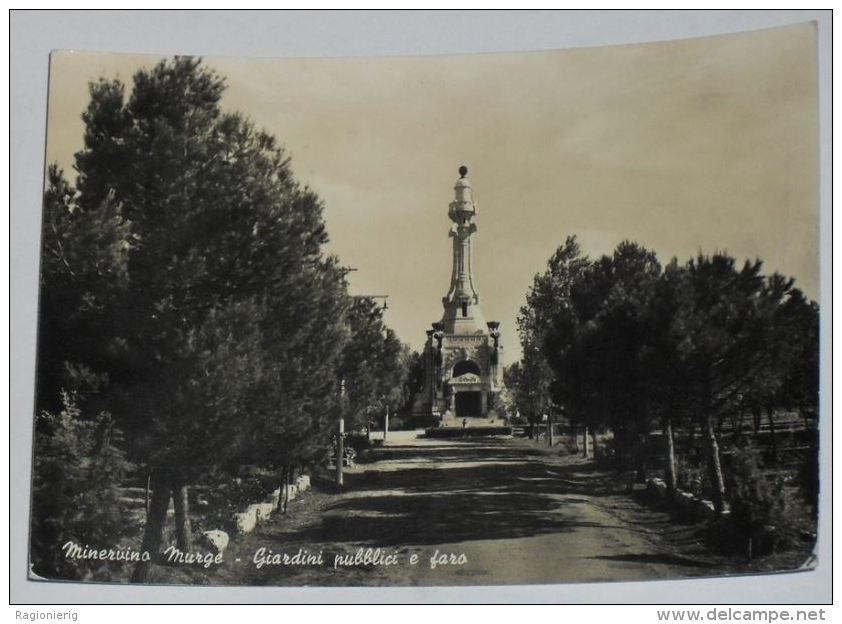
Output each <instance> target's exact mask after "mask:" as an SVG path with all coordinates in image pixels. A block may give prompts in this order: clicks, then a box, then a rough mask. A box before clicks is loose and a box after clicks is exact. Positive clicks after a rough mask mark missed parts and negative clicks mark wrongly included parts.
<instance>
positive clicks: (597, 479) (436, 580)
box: [192, 436, 712, 586]
mask: <svg viewBox="0 0 842 624" xmlns="http://www.w3.org/2000/svg"><path fill="white" fill-rule="evenodd" d="M396 437H397V436H394V437H393V439H391V440H390V443H389V445H388V446H386V447H384V448H382V449H378V450H376V451H375V452H374V454H373V461H372V462H370V463H367V464H362V465H358V466H357V467H355V468H354V469H352V470H350V471H349V472H348V474H347V476H346V491H345V492H344V493H342V494H340V495H335V494H323V493H318V492H315V493H312V494H309V495H308V496H306V497H305V498H304V499H302V500H301V501H297V502H295V503H294V504H293V506H292V509H291V511H292V513H291V514H290V515H288V516H286V517H278V518H275V519H273V520H271V521H269V522H268V523H267V524H265V525H263V526H261V527H260V528H259V529H258V530H257V531H255V532H254V533H252V534H251V535H249V536H246V537H244V538H238V539H237V540H235V541H234V542H233V543H232V545H231V547H230V548H229V551H228V552H226V555H225V557H226V563H225V564H224V565H223V566H221V567H220V568H217V569H215V570H213V571H212V572H210V573H207V572H205V571H202V574H201V576H202V577H203V578H202V580H203V581H204V582H210V583H213V584H232V585H241V584H249V585H350V586H357V585H488V584H509V583H558V582H571V581H579V582H582V581H609V580H610V581H619V580H632V579H640V580H642V579H657V578H676V577H682V576H699V575H705V574H710V573H711V572H712V570H711V569H710V567H711V565H712V564H711V562H710V561H708V560H706V559H705V557H704V556H703V555H702V554H701V552H702V551H701V549H699V556H688V555H687V553H688V551H689V552H692V551H693V550H695V548H694V544H693V543H692V542H693V540H694V539H695V538H694V533H695V532H694V531H693V530H692V529H691V528H688V527H680V526H678V527H677V526H675V525H672V524H670V523H669V521H668V518H667V516H666V515H665V514H662V513H659V512H655V511H652V510H650V509H648V508H646V507H643V506H641V505H640V504H638V503H637V502H635V501H634V500H633V499H631V498H630V496H629V495H628V494H626V493H625V492H623V491H622V490H621V489H618V487H617V480H616V479H615V478H614V477H613V476H612V475H609V474H603V473H598V472H594V470H593V468H592V466H591V465H590V464H588V463H585V462H583V461H582V460H579V459H577V458H574V457H571V456H560V455H558V454H557V453H552V454H550V453H548V452H547V451H546V449H541V448H536V447H535V446H533V445H532V444H531V443H529V442H526V441H521V440H511V439H509V440H504V439H480V440H455V441H451V440H426V439H415V438H414V437H410V436H404V437H403V438H398V439H395V438H396ZM677 545H680V546H681V548H677ZM260 549H263V550H262V551H261V550H260ZM359 549H363V550H362V554H365V552H366V550H367V549H370V550H369V551H368V552H369V554H377V553H379V555H380V557H381V561H382V563H373V562H371V561H369V562H368V565H366V562H364V561H363V562H359V561H356V562H355V561H352V559H353V556H354V555H355V554H356V553H357V552H358V551H359ZM377 549H380V550H379V551H377ZM299 552H300V553H302V554H305V555H306V554H310V555H312V556H313V557H314V558H315V557H316V556H318V555H319V554H321V565H318V563H314V562H312V561H311V562H310V563H309V564H303V565H301V564H298V563H295V562H293V563H286V564H284V563H282V562H278V563H276V564H273V563H271V559H270V563H268V564H265V565H263V566H262V567H260V568H258V566H257V564H256V563H255V553H262V554H263V555H269V556H271V555H272V554H276V553H277V554H286V555H287V556H293V555H295V554H297V553H299ZM436 552H438V554H439V558H440V557H441V555H442V554H445V559H447V560H448V561H453V563H448V564H438V565H436V566H435V568H433V566H432V565H431V561H430V558H431V557H434V556H435V555H436ZM679 552H681V553H683V554H678V553H679ZM450 554H452V555H453V558H452V559H451V558H450V557H449V555H450ZM337 555H338V556H340V557H341V556H343V555H350V558H349V559H347V560H345V561H344V562H340V565H337V566H334V563H335V562H336V560H335V557H336V556H337ZM412 555H416V556H417V560H416V561H415V563H414V564H413V563H411V560H410V557H411V556H412ZM387 556H390V557H394V560H395V561H397V563H396V564H395V565H387V564H388V563H389V561H390V560H384V558H385V557H387ZM460 556H461V558H460ZM258 558H259V557H258ZM342 563H347V564H348V565H342ZM192 582H198V579H195V578H194V579H193V580H192Z"/></svg>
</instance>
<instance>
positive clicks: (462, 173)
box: [459, 165, 468, 178]
mask: <svg viewBox="0 0 842 624" xmlns="http://www.w3.org/2000/svg"><path fill="white" fill-rule="evenodd" d="M466 175H468V168H467V167H466V166H465V165H462V166H461V167H459V177H460V178H464V177H465V176H466Z"/></svg>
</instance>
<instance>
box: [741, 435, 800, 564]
mask: <svg viewBox="0 0 842 624" xmlns="http://www.w3.org/2000/svg"><path fill="white" fill-rule="evenodd" d="M783 487H784V483H783V480H781V479H777V480H774V481H773V480H771V479H769V478H767V477H766V476H765V475H763V473H762V472H761V470H760V465H759V462H758V459H757V456H756V454H755V453H754V452H753V451H751V450H750V449H744V450H738V451H736V452H735V454H734V456H733V458H732V461H731V468H730V470H729V475H728V500H729V503H730V505H731V515H730V520H731V522H732V524H733V525H734V526H735V527H736V528H737V530H739V531H740V533H741V534H742V536H743V538H744V539H745V544H746V552H747V554H748V556H749V558H751V557H752V556H753V555H761V554H767V553H768V552H770V551H772V550H777V549H778V548H780V547H785V546H787V545H788V544H789V543H790V542H791V537H792V533H793V526H792V523H791V522H790V519H789V518H788V514H787V504H786V496H785V493H784V491H783Z"/></svg>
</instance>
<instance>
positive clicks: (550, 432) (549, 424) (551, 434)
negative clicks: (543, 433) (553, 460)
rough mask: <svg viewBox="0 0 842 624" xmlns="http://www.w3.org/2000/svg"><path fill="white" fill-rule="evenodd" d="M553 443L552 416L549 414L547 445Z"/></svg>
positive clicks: (550, 445) (551, 445)
mask: <svg viewBox="0 0 842 624" xmlns="http://www.w3.org/2000/svg"><path fill="white" fill-rule="evenodd" d="M553 443H554V440H553V418H552V416H550V417H548V418H547V445H548V446H549V447H550V448H552V447H553Z"/></svg>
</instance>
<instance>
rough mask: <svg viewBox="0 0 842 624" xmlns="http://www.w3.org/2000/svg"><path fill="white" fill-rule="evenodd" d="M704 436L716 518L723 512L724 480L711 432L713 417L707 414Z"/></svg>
mask: <svg viewBox="0 0 842 624" xmlns="http://www.w3.org/2000/svg"><path fill="white" fill-rule="evenodd" d="M705 421H706V422H705V435H706V436H707V443H708V444H707V445H708V468H709V470H710V480H711V483H712V484H713V508H714V512H715V513H716V517H717V518H718V517H719V516H721V515H722V512H723V511H725V480H724V479H723V477H722V462H721V460H720V457H719V443H718V442H717V441H716V433H715V432H714V430H713V416H711V415H710V414H708V415H707V416H706V417H705Z"/></svg>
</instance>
